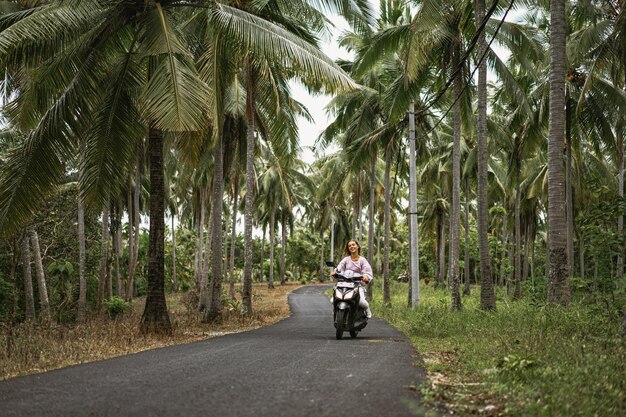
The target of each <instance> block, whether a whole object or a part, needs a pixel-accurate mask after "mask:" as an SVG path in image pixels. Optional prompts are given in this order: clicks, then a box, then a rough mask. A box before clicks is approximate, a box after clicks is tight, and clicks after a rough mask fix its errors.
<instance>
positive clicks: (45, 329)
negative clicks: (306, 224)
mask: <svg viewBox="0 0 626 417" xmlns="http://www.w3.org/2000/svg"><path fill="white" fill-rule="evenodd" d="M299 287H301V285H299V284H288V285H285V286H281V285H277V286H276V288H275V289H273V290H269V289H268V288H267V284H262V283H261V284H255V285H254V286H253V290H252V293H253V308H254V314H253V315H252V316H251V317H247V318H244V317H242V316H241V315H240V314H239V312H238V306H239V305H240V304H238V303H240V302H241V299H240V298H238V300H237V301H235V302H232V303H228V304H226V305H225V308H224V313H223V322H222V323H221V324H219V325H216V324H205V323H202V314H201V313H199V312H198V311H197V310H196V309H195V300H193V297H192V296H190V295H189V294H172V295H169V296H168V308H169V312H170V319H171V320H172V324H173V328H174V331H173V333H172V335H169V336H144V335H141V334H140V333H139V329H138V324H139V319H140V317H141V313H142V311H143V304H144V300H143V299H136V300H135V301H134V302H133V308H132V310H131V311H130V312H128V313H127V314H125V315H124V316H123V317H118V318H116V319H115V320H112V319H109V318H107V317H102V316H99V317H94V318H91V319H89V321H88V322H87V323H86V324H84V325H79V326H76V325H74V326H67V325H58V324H52V325H43V324H36V323H23V324H20V325H18V326H15V327H4V329H3V331H2V333H1V334H0V380H2V379H6V378H11V377H14V376H18V375H28V374H34V373H38V372H45V371H49V370H52V369H57V368H62V367H65V366H69V365H74V364H79V363H85V362H92V361H96V360H101V359H106V358H112V357H115V356H120V355H126V354H129V353H134V352H140V351H143V350H148V349H154V348H158V347H163V346H170V345H176V344H182V343H189V342H194V341H198V340H202V339H207V338H211V337H215V336H221V335H224V334H228V333H235V332H241V331H245V330H251V329H256V328H258V327H261V326H267V325H270V324H273V323H276V322H277V321H279V320H282V319H284V318H286V317H288V316H289V305H288V304H287V295H288V294H289V293H290V292H291V291H293V290H295V289H297V288H299Z"/></svg>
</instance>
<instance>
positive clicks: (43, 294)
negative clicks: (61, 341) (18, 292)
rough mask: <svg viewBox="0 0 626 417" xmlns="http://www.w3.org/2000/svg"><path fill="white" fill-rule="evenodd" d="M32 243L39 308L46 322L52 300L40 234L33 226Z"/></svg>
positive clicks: (31, 230)
mask: <svg viewBox="0 0 626 417" xmlns="http://www.w3.org/2000/svg"><path fill="white" fill-rule="evenodd" d="M29 234H30V243H31V244H32V245H33V257H34V258H35V259H34V262H35V271H36V272H37V288H38V289H39V308H40V312H41V319H42V320H43V321H44V322H49V321H50V318H51V317H50V302H49V301H48V286H47V285H46V275H45V273H44V271H43V262H42V260H41V250H40V248H39V236H38V235H37V231H36V230H35V229H33V228H31V229H30V230H29Z"/></svg>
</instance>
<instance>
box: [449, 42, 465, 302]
mask: <svg viewBox="0 0 626 417" xmlns="http://www.w3.org/2000/svg"><path fill="white" fill-rule="evenodd" d="M457 37H458V39H457V40H456V42H455V45H454V52H453V54H452V56H453V58H452V67H453V68H455V69H456V68H458V67H459V65H460V57H461V40H460V35H459V34H457ZM461 72H462V71H459V72H458V74H457V75H456V77H455V80H454V97H455V99H457V100H456V103H455V104H454V135H453V136H454V139H453V144H452V204H451V207H450V228H451V230H450V280H451V284H452V293H451V297H450V308H451V309H452V310H460V309H461V308H462V303H461V292H460V286H461V282H460V276H459V275H460V270H459V258H460V245H459V239H460V237H461V236H460V235H461V223H460V217H461V212H460V203H461V202H460V195H461V101H460V100H458V98H459V97H460V96H461V93H462V89H463V86H462V85H461V83H462V82H463V81H462V78H461Z"/></svg>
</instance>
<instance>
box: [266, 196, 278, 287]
mask: <svg viewBox="0 0 626 417" xmlns="http://www.w3.org/2000/svg"><path fill="white" fill-rule="evenodd" d="M275 245H276V207H272V211H271V212H270V270H269V274H270V276H269V282H268V284H267V287H268V288H274V247H275Z"/></svg>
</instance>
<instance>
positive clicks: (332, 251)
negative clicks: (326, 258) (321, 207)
mask: <svg viewBox="0 0 626 417" xmlns="http://www.w3.org/2000/svg"><path fill="white" fill-rule="evenodd" d="M334 260H335V218H334V217H331V219H330V261H331V262H334Z"/></svg>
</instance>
